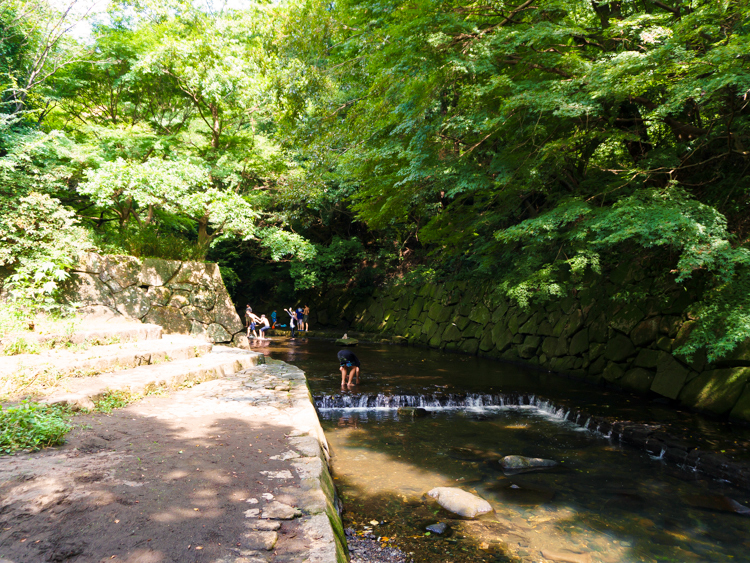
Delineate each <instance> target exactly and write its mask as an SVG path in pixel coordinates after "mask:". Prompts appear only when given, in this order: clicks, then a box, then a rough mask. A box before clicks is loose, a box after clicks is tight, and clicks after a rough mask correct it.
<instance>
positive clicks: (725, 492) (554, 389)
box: [263, 340, 750, 563]
mask: <svg viewBox="0 0 750 563" xmlns="http://www.w3.org/2000/svg"><path fill="white" fill-rule="evenodd" d="M338 349H339V348H338V347H337V346H336V345H335V344H333V343H330V342H325V341H313V340H310V341H309V342H304V341H296V342H289V341H276V342H272V343H271V344H270V345H269V346H267V347H266V349H264V350H263V351H264V352H265V353H267V354H268V355H270V356H271V357H274V358H277V359H282V360H284V361H288V362H290V363H293V364H295V365H298V366H299V367H300V368H302V369H303V370H304V371H305V373H306V374H307V377H308V380H309V382H310V386H311V389H312V391H313V394H314V395H316V397H318V400H319V401H321V400H322V399H323V398H325V397H329V399H328V404H364V403H365V402H366V401H363V400H362V397H363V396H366V397H369V401H367V402H369V403H370V404H384V403H388V401H389V398H391V397H402V399H401V400H402V401H403V400H411V401H413V400H414V398H419V397H422V398H425V397H426V398H429V397H432V396H434V395H436V394H441V395H445V394H466V393H469V394H472V393H483V394H490V393H512V392H522V393H536V394H540V395H543V396H544V397H545V398H547V399H550V400H551V401H553V402H556V403H560V404H570V403H571V401H575V402H576V404H578V405H579V406H583V405H585V406H586V407H587V408H588V409H589V410H592V409H593V410H598V412H601V413H605V414H611V415H615V416H618V417H620V418H622V417H627V418H629V419H630V420H639V421H647V422H665V423H668V424H672V425H679V426H680V427H681V428H682V429H683V430H685V429H686V432H688V434H687V435H689V432H695V433H696V435H697V434H700V436H701V439H702V440H703V441H704V443H705V442H706V440H707V441H708V442H709V443H710V442H711V440H712V439H714V437H715V440H717V441H719V440H721V441H722V445H723V444H724V443H727V444H733V443H734V442H737V444H738V445H737V446H736V448H737V449H738V450H740V449H742V448H744V447H745V445H746V443H747V430H744V429H737V428H734V427H730V426H728V425H725V424H722V423H718V422H715V421H709V420H705V419H703V418H701V417H698V416H695V415H689V414H687V413H680V412H677V411H675V410H673V409H671V408H669V407H668V406H667V405H662V404H659V403H652V402H650V401H648V400H646V399H643V398H635V397H631V396H628V395H621V394H618V393H614V392H607V391H604V390H602V389H596V388H592V387H589V386H586V385H584V384H580V383H575V382H572V381H570V380H567V379H563V378H560V377H559V376H555V375H552V374H548V373H545V372H540V371H531V370H527V369H524V368H522V367H519V366H515V365H510V364H504V363H500V362H494V361H490V360H483V359H480V358H476V357H470V356H461V355H456V354H444V353H440V352H436V351H431V350H425V349H419V348H416V349H415V348H406V347H396V346H386V345H360V346H358V347H357V348H356V350H355V352H356V353H357V355H358V356H359V357H360V359H361V361H362V381H361V384H360V385H359V386H357V387H356V388H354V389H351V390H344V391H342V390H341V388H340V386H339V381H340V375H339V372H338V363H337V361H336V351H337V350H338ZM378 395H380V397H379V398H377V397H378ZM404 396H406V399H404V398H403V397H404ZM471 396H472V395H470V397H471ZM428 402H429V401H428ZM470 402H471V401H470ZM475 402H476V401H475ZM320 404H325V402H321V403H320ZM427 410H428V415H427V416H425V417H421V418H414V417H412V416H405V415H399V414H398V413H397V411H396V409H394V408H383V407H380V408H377V407H376V408H345V409H342V408H334V409H327V408H320V409H319V414H320V417H321V422H322V424H323V428H324V430H325V432H326V436H327V439H328V441H329V445H330V447H331V452H332V470H333V474H334V478H335V482H336V485H337V489H338V491H339V494H340V495H341V497H342V500H343V503H344V508H345V513H344V523H345V526H347V527H351V528H353V529H354V530H356V531H357V532H358V533H368V532H371V533H372V534H374V535H375V536H376V537H379V538H381V543H382V544H383V545H396V546H398V547H399V548H401V549H402V550H403V551H405V552H407V553H411V554H412V555H411V556H412V557H413V559H414V561H420V562H421V561H430V562H434V563H438V562H446V563H447V562H454V563H459V562H474V561H477V562H478V561H486V562H490V561H492V562H500V561H524V562H532V561H534V562H536V561H568V562H571V563H576V562H586V561H590V562H592V563H593V562H612V563H615V562H623V563H625V562H628V563H629V562H642V561H644V562H645V561H659V562H662V561H664V562H666V561H674V562H689V561H696V562H698V561H705V562H719V561H750V516H748V515H743V514H739V513H737V511H738V510H739V511H742V510H743V507H747V506H750V495H749V494H748V493H747V491H743V490H739V489H737V488H734V487H732V486H730V485H729V484H727V483H723V482H719V481H716V480H712V479H709V478H706V477H704V476H702V475H700V474H696V473H695V472H693V471H690V470H686V469H682V468H680V467H677V466H675V465H672V464H667V463H664V462H663V461H662V460H660V459H657V458H654V457H653V456H650V455H648V454H647V453H646V452H643V451H640V450H637V449H635V448H630V447H623V446H621V445H619V444H618V443H613V441H611V440H610V439H607V438H605V437H603V436H602V435H601V434H597V433H595V432H592V431H589V430H586V429H584V428H581V427H580V426H576V425H574V424H572V423H570V422H565V421H563V420H562V419H561V418H560V417H559V416H557V415H556V414H555V409H544V408H538V407H534V406H523V407H503V406H490V407H486V406H482V407H465V406H464V407H461V408H451V407H430V406H427ZM732 438H735V440H733V439H732ZM725 447H728V446H725ZM505 455H523V456H528V457H541V458H546V459H551V460H555V461H557V462H558V465H557V466H556V467H554V468H551V469H546V470H540V471H535V472H529V473H521V474H516V475H507V474H505V473H504V472H503V470H502V468H501V467H500V464H499V459H500V458H502V457H503V456H505ZM441 486H443V487H460V488H461V489H463V490H466V491H469V492H472V493H475V494H477V495H479V496H481V497H483V498H485V499H486V500H488V501H489V502H490V504H491V505H492V507H493V508H494V509H495V512H494V514H490V515H485V516H483V517H481V518H479V519H477V520H465V519H461V518H457V517H456V516H454V515H452V514H451V513H449V512H447V511H445V510H444V509H442V508H440V507H439V506H438V505H437V504H436V503H435V502H434V501H432V499H429V498H426V497H425V493H426V492H427V491H429V490H430V489H432V488H434V487H441ZM732 502H736V503H739V504H732ZM438 522H445V523H447V524H448V527H447V531H446V532H445V533H444V534H442V535H439V534H436V533H432V532H427V531H426V526H428V525H431V524H435V523H438Z"/></svg>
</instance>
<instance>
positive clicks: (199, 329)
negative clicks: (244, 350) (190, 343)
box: [190, 321, 247, 339]
mask: <svg viewBox="0 0 750 563" xmlns="http://www.w3.org/2000/svg"><path fill="white" fill-rule="evenodd" d="M190 336H193V337H195V338H205V339H208V336H207V334H206V325H204V324H201V323H199V322H198V321H190ZM245 338H247V337H245Z"/></svg>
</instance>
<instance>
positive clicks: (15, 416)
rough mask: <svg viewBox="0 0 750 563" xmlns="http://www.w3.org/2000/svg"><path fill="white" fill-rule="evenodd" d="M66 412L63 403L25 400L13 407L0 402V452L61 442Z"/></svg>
mask: <svg viewBox="0 0 750 563" xmlns="http://www.w3.org/2000/svg"><path fill="white" fill-rule="evenodd" d="M70 416H71V413H70V412H69V411H68V410H66V409H65V408H63V407H59V406H54V405H42V404H40V403H30V402H28V401H24V402H23V403H21V404H19V405H17V406H15V407H7V408H3V407H1V406H0V453H3V454H12V453H14V452H16V451H19V450H28V451H36V450H39V449H41V448H45V447H48V446H57V445H59V444H62V443H63V441H64V437H65V434H66V433H67V432H68V430H70V424H68V420H69V419H70Z"/></svg>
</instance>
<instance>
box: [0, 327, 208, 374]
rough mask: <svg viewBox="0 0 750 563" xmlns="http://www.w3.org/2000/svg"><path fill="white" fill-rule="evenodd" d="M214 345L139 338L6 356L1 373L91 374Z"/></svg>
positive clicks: (198, 352) (198, 351)
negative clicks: (129, 340) (78, 348)
mask: <svg viewBox="0 0 750 563" xmlns="http://www.w3.org/2000/svg"><path fill="white" fill-rule="evenodd" d="M211 348H212V346H211V344H210V343H208V342H206V341H205V340H201V339H197V338H191V337H189V336H168V337H165V338H161V339H158V340H157V339H154V340H137V341H131V342H124V343H118V344H109V345H106V346H95V347H93V348H89V349H88V350H82V351H70V350H67V349H59V350H55V349H53V350H49V351H48V352H45V353H44V354H19V355H16V356H10V357H8V358H6V359H4V361H3V363H2V365H1V366H0V375H2V374H8V373H13V372H16V371H20V370H33V371H35V372H36V371H41V370H45V369H54V370H55V371H56V372H57V373H59V374H60V375H66V374H68V373H72V372H76V371H80V372H89V373H90V374H91V375H94V374H96V373H103V372H106V371H112V370H113V369H127V368H133V367H138V366H142V365H151V364H157V363H164V362H168V361H173V360H187V359H189V358H194V357H198V356H203V355H204V354H207V353H209V352H210V351H211Z"/></svg>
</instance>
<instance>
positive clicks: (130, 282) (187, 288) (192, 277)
mask: <svg viewBox="0 0 750 563" xmlns="http://www.w3.org/2000/svg"><path fill="white" fill-rule="evenodd" d="M63 298H64V299H65V300H66V301H67V302H69V303H75V304H78V305H79V306H80V307H81V308H83V309H84V310H85V309H87V308H88V309H89V310H91V309H92V308H98V309H99V310H101V309H102V308H106V309H109V311H111V313H112V314H120V315H124V316H126V317H130V318H133V319H138V320H140V321H143V322H144V323H150V324H155V325H159V326H161V327H163V328H164V331H165V332H166V333H173V334H190V335H192V336H199V337H204V338H206V339H208V340H210V341H212V342H234V343H236V344H237V343H239V344H242V343H243V342H245V343H246V337H245V336H244V331H243V325H242V321H241V320H240V317H239V315H238V314H237V311H236V310H235V307H234V304H233V303H232V300H231V298H230V297H229V293H228V292H227V290H226V287H225V286H224V281H223V280H222V278H221V272H220V271H219V267H218V266H217V265H216V264H213V263H205V262H181V261H178V260H162V259H157V258H144V259H142V260H141V259H138V258H134V257H133V256H113V255H100V254H96V253H87V254H84V255H83V256H82V258H81V260H80V262H79V264H78V265H77V266H76V267H75V268H74V269H73V271H72V272H71V273H70V278H69V279H68V280H67V281H66V283H65V286H64V288H63Z"/></svg>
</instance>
